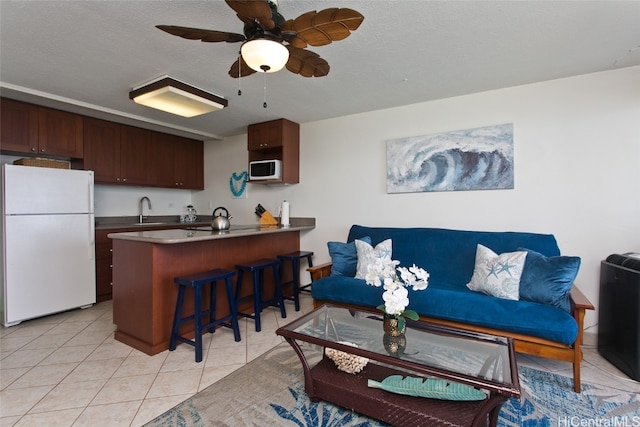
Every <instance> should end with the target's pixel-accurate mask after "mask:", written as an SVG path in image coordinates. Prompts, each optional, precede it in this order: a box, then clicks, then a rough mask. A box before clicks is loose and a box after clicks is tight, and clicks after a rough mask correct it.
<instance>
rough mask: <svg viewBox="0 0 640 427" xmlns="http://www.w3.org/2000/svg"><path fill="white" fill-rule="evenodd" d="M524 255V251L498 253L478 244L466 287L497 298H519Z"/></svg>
mask: <svg viewBox="0 0 640 427" xmlns="http://www.w3.org/2000/svg"><path fill="white" fill-rule="evenodd" d="M526 257H527V252H526V251H516V252H505V253H503V254H500V255H498V254H496V253H495V252H493V251H492V250H491V249H489V248H487V247H486V246H483V245H480V244H478V248H477V249H476V264H475V267H474V269H473V275H472V276H471V280H470V281H469V283H467V288H469V289H471V290H472V291H476V292H482V293H483V294H486V295H491V296H494V297H498V298H504V299H511V300H518V299H520V292H519V290H520V276H521V275H522V269H523V268H524V263H525V259H526Z"/></svg>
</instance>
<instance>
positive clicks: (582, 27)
mask: <svg viewBox="0 0 640 427" xmlns="http://www.w3.org/2000/svg"><path fill="white" fill-rule="evenodd" d="M329 7H349V8H352V9H355V10H357V11H359V12H361V13H362V14H363V15H364V17H365V19H364V22H363V23H362V25H361V26H360V28H359V29H358V30H357V31H355V32H353V33H352V34H351V36H350V37H348V38H347V39H345V40H342V41H338V42H334V43H332V44H330V45H327V46H322V47H310V48H309V49H310V50H312V51H314V52H316V53H318V54H319V55H320V56H322V57H323V58H325V59H326V60H327V61H328V62H329V64H330V66H331V71H330V73H329V75H328V76H326V77H321V78H304V77H301V76H299V75H295V74H292V73H290V72H288V71H286V70H282V71H280V72H278V73H274V74H268V75H266V76H265V75H262V74H261V75H256V74H254V75H252V76H249V77H245V78H243V79H233V78H231V77H229V76H228V74H227V72H228V70H229V67H230V66H231V64H232V63H233V62H234V61H235V60H236V58H237V53H238V49H239V47H240V46H239V44H228V43H202V42H199V41H191V40H185V39H181V38H178V37H175V36H171V35H169V34H166V33H164V32H162V31H160V30H158V29H156V28H154V27H155V25H158V24H169V25H181V26H190V27H197V28H206V29H216V30H222V31H230V32H238V33H241V32H242V23H241V22H240V21H239V20H238V19H237V17H236V16H235V13H234V12H233V11H232V10H231V9H230V8H229V7H228V6H227V5H226V4H225V3H224V2H223V1H221V0H209V1H197V0H196V1H194V0H192V1H183V0H173V1H168V0H155V1H78V0H71V1H53V0H46V1H24V0H22V1H7V0H1V1H0V20H1V21H0V40H1V42H0V43H1V44H0V84H1V86H2V89H1V93H2V95H3V96H9V97H12V98H17V99H25V100H31V101H35V102H37V103H40V104H44V105H50V106H54V107H58V108H63V109H67V110H70V111H79V112H83V113H85V114H89V115H94V116H98V117H107V118H114V117H115V118H116V119H117V120H119V121H122V122H125V123H127V122H133V123H135V122H140V123H138V124H142V123H144V126H147V127H150V128H156V127H158V126H167V127H169V128H172V129H173V130H174V133H178V134H188V135H203V136H205V138H217V137H224V136H229V135H235V134H239V133H243V132H245V131H246V126H247V125H248V124H250V123H256V122H261V121H265V120H271V119H275V118H280V117H286V118H288V119H290V120H293V121H296V122H299V123H305V122H310V121H316V120H321V119H326V118H331V117H337V116H344V115H349V114H355V113H361V112H366V111H372V110H379V109H383V108H389V107H394V106H399V105H406V104H412V103H417V102H423V101H429V100H434V99H441V98H447V97H452V96H458V95H464V94H469V93H476V92H482V91H487V90H492V89H498V88H503V87H509V86H516V85H521V84H527V83H534V82H538V81H544V80H550V79H556V78H561V77H567V76H573V75H579V74H586V73H592V72H597V71H603V70H611V69H615V68H620V67H628V66H634V65H640V48H639V45H640V25H638V22H640V1H626V2H625V1H419V0H401V1H381V0H331V1H329V0H314V1H307V0H280V1H279V11H280V13H281V14H282V15H284V17H285V18H287V19H291V18H295V17H297V16H299V15H301V14H302V13H304V12H307V11H310V10H321V9H325V8H329ZM165 74H167V75H170V76H172V77H174V78H176V79H179V80H183V81H185V82H188V83H191V84H193V85H194V86H197V87H200V88H202V89H205V90H208V91H210V92H213V93H215V94H217V95H219V96H222V97H224V98H226V99H228V100H229V107H227V108H225V109H224V110H222V111H218V112H214V113H209V114H205V115H203V116H199V117H195V118H190V119H187V118H181V117H178V116H173V115H171V114H168V113H164V112H160V111H155V110H152V109H149V108H147V107H143V106H139V105H137V104H135V103H133V102H132V101H130V100H129V98H128V93H129V91H130V90H131V88H132V87H134V86H136V85H139V84H141V83H144V82H146V81H149V80H151V79H154V78H156V77H159V76H161V75H165ZM239 83H240V84H241V87H242V96H238V95H237V92H238V86H239ZM265 85H266V100H267V103H268V107H267V108H263V106H262V104H263V100H264V97H265Z"/></svg>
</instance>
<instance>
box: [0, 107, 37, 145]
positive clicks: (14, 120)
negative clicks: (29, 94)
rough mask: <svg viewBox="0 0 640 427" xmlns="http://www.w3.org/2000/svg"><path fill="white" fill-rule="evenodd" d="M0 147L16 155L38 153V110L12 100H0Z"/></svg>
mask: <svg viewBox="0 0 640 427" xmlns="http://www.w3.org/2000/svg"><path fill="white" fill-rule="evenodd" d="M0 113H1V114H2V116H1V117H0V123H1V124H2V126H0V131H1V134H0V135H1V136H0V146H1V147H2V150H6V151H15V152H18V153H36V152H37V151H38V108H37V107H36V106H34V105H31V104H27V103H24V102H20V101H14V100H13V99H8V98H2V100H0Z"/></svg>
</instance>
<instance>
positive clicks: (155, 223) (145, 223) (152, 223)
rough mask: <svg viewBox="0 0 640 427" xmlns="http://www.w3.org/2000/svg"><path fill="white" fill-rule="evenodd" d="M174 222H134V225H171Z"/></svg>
mask: <svg viewBox="0 0 640 427" xmlns="http://www.w3.org/2000/svg"><path fill="white" fill-rule="evenodd" d="M169 224H172V223H170V222H134V223H133V224H132V225H138V226H143V225H169Z"/></svg>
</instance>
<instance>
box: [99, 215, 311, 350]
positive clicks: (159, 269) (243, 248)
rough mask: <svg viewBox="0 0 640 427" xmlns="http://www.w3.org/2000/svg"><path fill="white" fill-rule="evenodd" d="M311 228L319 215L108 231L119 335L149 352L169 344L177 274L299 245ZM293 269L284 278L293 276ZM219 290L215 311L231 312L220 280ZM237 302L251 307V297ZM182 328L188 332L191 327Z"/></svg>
mask: <svg viewBox="0 0 640 427" xmlns="http://www.w3.org/2000/svg"><path fill="white" fill-rule="evenodd" d="M313 228H315V218H291V226H290V227H287V228H285V227H281V226H269V227H264V226H262V227H261V226H259V225H246V226H242V225H232V226H231V229H230V230H227V231H212V229H211V227H208V228H207V227H200V228H190V229H171V230H157V231H138V232H127V233H112V234H109V235H108V237H109V238H111V239H112V240H113V323H114V324H115V325H116V331H115V339H116V340H118V341H121V342H123V343H125V344H127V345H130V346H131V347H133V348H136V349H138V350H140V351H142V352H144V353H147V354H149V355H154V354H157V353H160V352H161V351H163V350H166V349H168V348H169V337H170V332H171V325H172V322H173V313H174V310H175V304H176V299H177V294H178V289H177V286H176V285H175V284H174V283H173V279H174V277H176V276H182V275H186V274H193V273H198V272H202V271H206V270H210V269H213V268H225V269H229V270H234V268H235V265H236V264H238V263H242V262H247V261H252V260H256V259H260V258H276V257H277V255H280V254H285V253H288V252H293V251H298V250H300V232H302V231H308V230H311V229H313ZM289 270H290V269H289V268H288V269H285V272H284V277H283V279H282V280H283V281H287V280H291V272H290V271H289ZM247 283H250V280H248V281H247ZM242 291H243V292H242V296H244V295H250V294H251V292H252V286H251V285H250V284H249V286H247V284H245V285H244V286H243V289H242ZM273 292H274V284H273V280H272V279H271V275H269V274H266V275H265V296H266V297H268V296H269V295H272V294H273ZM217 293H218V295H217V307H216V310H217V316H216V317H222V316H224V315H226V314H228V313H229V309H228V307H227V296H226V291H225V289H224V286H218V288H217ZM192 295H193V294H187V297H186V304H187V305H186V307H185V309H186V312H185V314H187V315H188V314H189V313H193V297H192ZM203 300H206V299H205V298H203ZM238 308H239V309H240V310H243V311H246V310H248V311H253V307H252V305H251V304H250V303H249V302H246V304H242V305H240V306H239V307H238ZM192 330H193V328H191V336H193V332H192ZM183 332H184V333H185V334H186V335H189V331H188V330H187V329H185V330H184V331H183Z"/></svg>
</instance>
